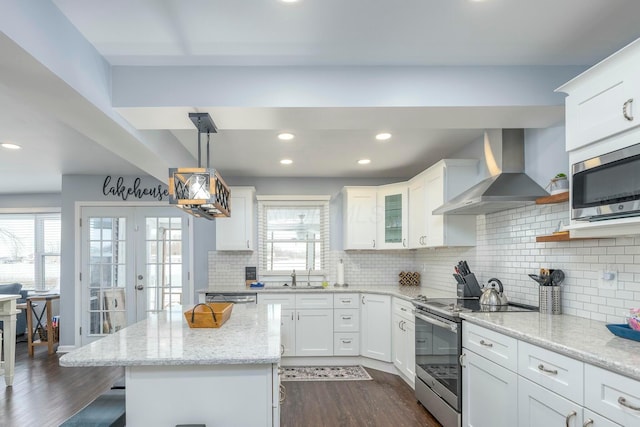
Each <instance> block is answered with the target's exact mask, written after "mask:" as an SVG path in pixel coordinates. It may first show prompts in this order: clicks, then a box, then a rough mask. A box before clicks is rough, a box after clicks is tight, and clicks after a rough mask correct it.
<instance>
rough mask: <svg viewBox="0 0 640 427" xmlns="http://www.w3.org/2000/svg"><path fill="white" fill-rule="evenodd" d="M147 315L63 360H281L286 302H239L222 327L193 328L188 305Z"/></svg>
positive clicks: (176, 362)
mask: <svg viewBox="0 0 640 427" xmlns="http://www.w3.org/2000/svg"><path fill="white" fill-rule="evenodd" d="M190 307H191V306H185V307H184V308H183V307H176V308H175V309H173V310H167V311H162V312H158V313H149V315H148V317H147V319H145V320H141V321H140V322H137V323H135V324H133V325H130V326H128V327H126V328H124V329H122V330H121V331H118V332H116V333H114V334H112V335H108V336H106V337H104V338H101V339H99V340H97V341H95V342H93V343H91V344H88V345H86V346H83V347H81V348H78V349H76V350H73V351H71V352H69V353H67V354H65V355H63V356H62V357H61V358H60V365H61V366H67V367H79V366H162V365H173V366H177V365H237V364H267V363H278V362H279V361H280V306H278V305H260V304H238V305H235V306H234V307H233V312H232V314H231V317H230V318H229V320H227V322H226V323H224V324H223V325H222V327H220V328H198V329H191V328H189V326H188V324H187V322H186V321H185V319H184V313H183V311H185V310H187V309H189V308H190Z"/></svg>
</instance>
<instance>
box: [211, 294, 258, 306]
mask: <svg viewBox="0 0 640 427" xmlns="http://www.w3.org/2000/svg"><path fill="white" fill-rule="evenodd" d="M206 295H207V296H206V302H232V303H235V304H257V303H258V294H256V293H245V292H237V293H234V292H207V294H206Z"/></svg>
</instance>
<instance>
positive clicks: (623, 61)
mask: <svg viewBox="0 0 640 427" xmlns="http://www.w3.org/2000/svg"><path fill="white" fill-rule="evenodd" d="M639 68H640V42H639V41H635V42H633V43H631V44H630V45H628V46H627V47H625V48H624V49H622V50H620V51H618V52H616V53H615V54H614V55H612V56H610V57H609V58H607V59H605V60H604V61H602V62H600V63H599V64H597V65H595V66H594V67H592V68H590V69H589V70H587V71H585V72H584V73H582V74H580V75H579V76H578V77H576V78H574V79H573V80H571V81H570V82H568V83H566V84H565V85H563V86H561V87H560V88H558V89H557V91H560V92H566V93H567V94H568V95H569V96H568V97H567V98H566V101H565V102H566V105H565V111H566V148H567V151H572V150H575V149H577V148H581V147H584V146H586V145H588V144H590V143H592V142H594V141H599V140H602V139H605V138H607V137H610V136H613V135H616V134H619V133H621V132H624V131H627V130H629V129H632V128H635V127H637V126H638V125H639V124H640V120H639V119H640V75H638V71H637V70H638V69H639Z"/></svg>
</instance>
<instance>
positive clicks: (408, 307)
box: [393, 298, 415, 321]
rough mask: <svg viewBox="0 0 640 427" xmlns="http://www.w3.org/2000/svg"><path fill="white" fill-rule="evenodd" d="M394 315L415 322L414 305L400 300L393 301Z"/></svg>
mask: <svg viewBox="0 0 640 427" xmlns="http://www.w3.org/2000/svg"><path fill="white" fill-rule="evenodd" d="M393 313H394V314H397V315H398V316H400V317H402V318H404V319H405V320H410V321H415V317H414V308H413V304H411V303H410V302H409V301H405V300H403V299H400V298H394V299H393Z"/></svg>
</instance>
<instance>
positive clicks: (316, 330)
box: [295, 309, 333, 356]
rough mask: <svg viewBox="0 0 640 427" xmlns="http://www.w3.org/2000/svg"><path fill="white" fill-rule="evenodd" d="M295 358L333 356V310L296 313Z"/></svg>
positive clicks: (300, 311) (298, 311) (299, 311)
mask: <svg viewBox="0 0 640 427" xmlns="http://www.w3.org/2000/svg"><path fill="white" fill-rule="evenodd" d="M295 336H296V342H295V345H296V356H332V355H333V309H318V310H297V311H296V332H295Z"/></svg>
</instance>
